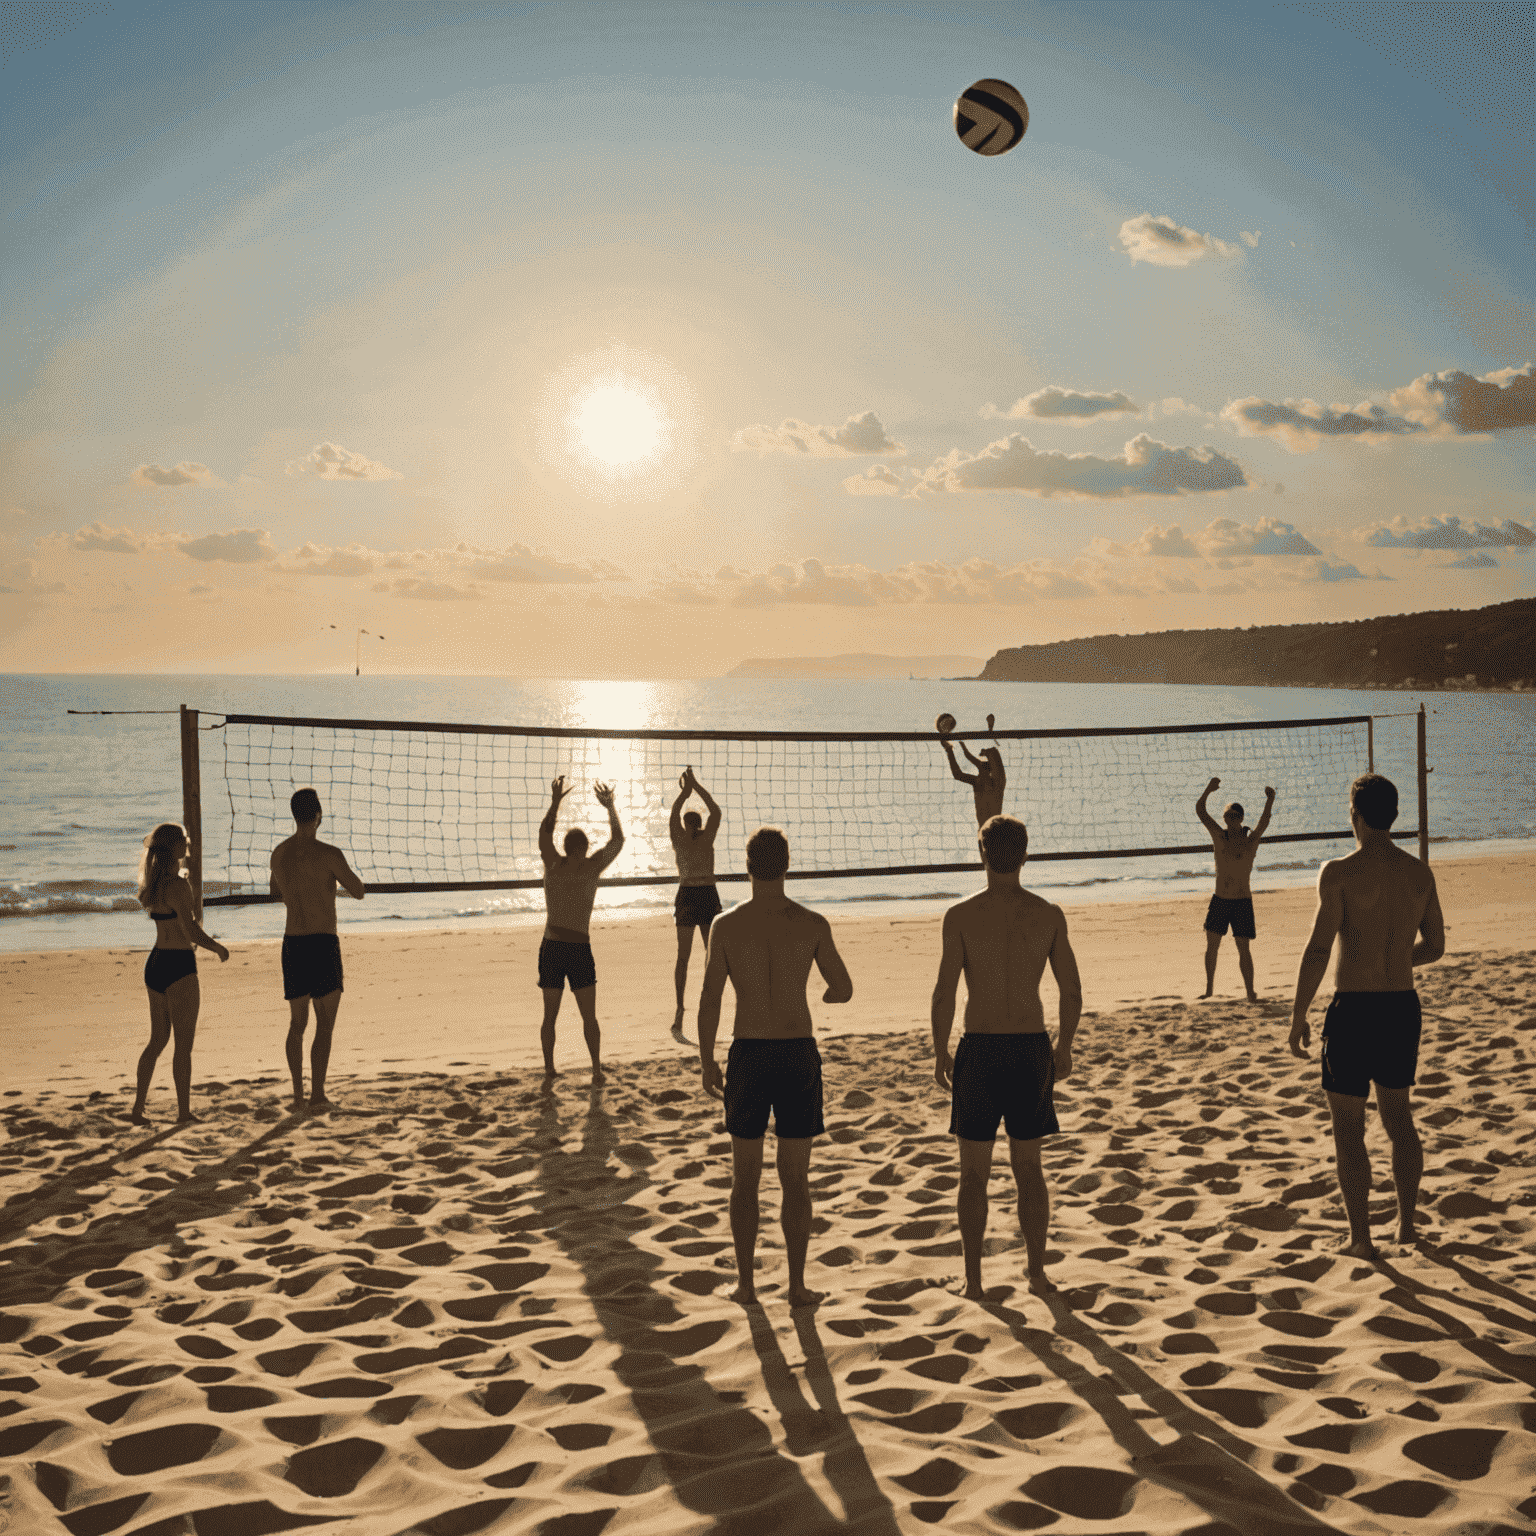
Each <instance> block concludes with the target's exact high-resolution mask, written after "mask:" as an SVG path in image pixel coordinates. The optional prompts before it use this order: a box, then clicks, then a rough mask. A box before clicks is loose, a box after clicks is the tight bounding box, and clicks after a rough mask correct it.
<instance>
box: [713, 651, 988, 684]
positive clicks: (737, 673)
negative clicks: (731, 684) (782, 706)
mask: <svg viewBox="0 0 1536 1536" xmlns="http://www.w3.org/2000/svg"><path fill="white" fill-rule="evenodd" d="M981 665H982V662H981V657H980V656H877V655H873V654H871V653H870V652H868V651H854V652H849V653H848V654H846V655H842V656H756V657H753V658H752V659H751V660H749V661H744V662H742V663H741V664H740V665H739V666H735V667H732V668H731V670H730V671H729V672H727V673H726V674H725V675H726V676H727V677H853V678H879V677H974V676H975V675H976V674H977V673H978V672H979V671H981Z"/></svg>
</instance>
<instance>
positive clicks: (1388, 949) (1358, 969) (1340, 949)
mask: <svg viewBox="0 0 1536 1536" xmlns="http://www.w3.org/2000/svg"><path fill="white" fill-rule="evenodd" d="M1318 895H1319V901H1320V905H1321V906H1322V907H1323V908H1327V909H1331V910H1332V911H1334V912H1336V914H1337V916H1338V944H1337V947H1336V950H1335V959H1334V970H1333V984H1334V987H1335V988H1336V989H1337V990H1338V991H1340V992H1407V991H1409V990H1411V989H1412V987H1413V953H1414V945H1415V943H1416V942H1417V940H1418V936H1419V934H1420V932H1421V931H1422V932H1423V934H1424V937H1425V938H1426V939H1427V940H1429V941H1430V942H1431V944H1432V945H1433V946H1436V947H1438V948H1443V946H1444V932H1445V922H1444V918H1443V917H1442V915H1441V912H1440V898H1439V895H1438V894H1437V892H1436V890H1435V877H1434V875H1433V874H1432V873H1431V872H1430V869H1429V866H1428V865H1426V864H1422V863H1420V862H1419V860H1418V859H1416V858H1414V857H1413V855H1412V854H1408V853H1404V852H1403V850H1402V849H1401V848H1396V847H1393V846H1392V845H1391V844H1385V845H1371V846H1367V847H1362V848H1357V849H1356V850H1355V852H1354V853H1351V854H1349V855H1347V856H1346V857H1344V858H1342V859H1334V860H1332V861H1330V862H1329V863H1327V864H1325V865H1324V866H1323V869H1322V872H1321V874H1320V875H1319V877H1318Z"/></svg>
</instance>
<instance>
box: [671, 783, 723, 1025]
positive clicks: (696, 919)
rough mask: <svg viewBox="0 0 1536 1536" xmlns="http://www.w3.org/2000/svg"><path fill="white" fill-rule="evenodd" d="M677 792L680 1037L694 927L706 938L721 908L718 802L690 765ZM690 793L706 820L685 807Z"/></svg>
mask: <svg viewBox="0 0 1536 1536" xmlns="http://www.w3.org/2000/svg"><path fill="white" fill-rule="evenodd" d="M677 782H678V785H679V786H680V793H679V794H678V797H677V799H676V800H674V801H673V802H672V820H671V833H672V852H673V853H674V854H675V855H676V857H677V897H676V900H675V901H674V902H673V904H672V912H673V918H674V920H675V921H676V923H677V966H676V969H675V970H674V971H673V975H672V979H673V981H674V982H675V983H676V986H677V1016H676V1017H675V1018H674V1019H673V1020H672V1033H673V1034H674V1035H676V1036H678V1038H679V1039H681V1038H682V1033H683V989H684V988H685V987H686V986H687V985H688V957H689V955H690V954H692V952H693V930H694V929H695V928H697V929H698V930H699V934H700V936H701V937H702V938H703V940H704V943H705V944H706V945H708V943H709V925H710V924H711V923H712V922H714V920H715V918H716V917H717V916H718V915H719V913H720V892H719V890H718V889H716V886H715V834H716V833H717V832H718V831H719V830H720V807H719V806H718V805H716V804H715V802H714V801H713V800H712V799H711V798H710V793H709V791H708V790H707V789H705V788H704V786H703V785H702V784H700V783H699V781H698V780H697V779H696V778H694V776H693V769H692V767H691V766H690V767H688V768H685V769H684V770H683V772H682V774H681V775H680V776H679V778H678V781H677ZM690 795H697V796H698V797H699V799H701V800H702V801H703V802H704V809H705V810H707V811H708V812H709V820H708V821H707V822H706V821H705V820H704V819H703V818H702V817H701V816H700V815H699V813H698V812H697V811H684V810H683V806H684V805H686V804H687V802H688V797H689V796H690Z"/></svg>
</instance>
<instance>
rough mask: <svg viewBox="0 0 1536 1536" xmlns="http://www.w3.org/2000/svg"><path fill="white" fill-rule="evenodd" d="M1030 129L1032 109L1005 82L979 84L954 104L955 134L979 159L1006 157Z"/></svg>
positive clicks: (983, 81) (969, 88)
mask: <svg viewBox="0 0 1536 1536" xmlns="http://www.w3.org/2000/svg"><path fill="white" fill-rule="evenodd" d="M1028 127H1029V108H1028V107H1027V106H1026V105H1025V104H1024V98H1023V97H1022V96H1020V95H1019V93H1018V92H1017V91H1016V90H1014V88H1013V87H1012V86H1011V85H1009V84H1008V82H1007V81H1006V80H978V81H977V82H976V83H975V85H969V86H967V87H966V88H965V89H964V90H963V91H961V93H960V95H959V97H958V99H957V100H956V102H955V132H956V133H957V134H959V135H960V142H961V143H962V144H964V145H965V147H966V148H967V149H969V150H974V151H975V152H976V153H977V154H978V155H1002V154H1006V153H1007V152H1008V151H1009V150H1010V149H1012V148H1013V146H1014V145H1015V144H1017V143H1018V142H1019V140H1020V139H1022V138H1023V137H1024V130H1025V129H1026V128H1028Z"/></svg>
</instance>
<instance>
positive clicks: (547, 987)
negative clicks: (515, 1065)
mask: <svg viewBox="0 0 1536 1536" xmlns="http://www.w3.org/2000/svg"><path fill="white" fill-rule="evenodd" d="M549 789H550V795H549V810H548V811H546V812H545V813H544V820H543V821H541V822H540V823H539V854H540V856H541V857H542V858H543V860H544V911H545V922H544V939H543V942H542V943H541V944H540V945H539V987H540V989H541V990H542V991H543V993H544V1027H543V1028H542V1029H541V1030H540V1031H539V1044H540V1045H541V1046H542V1047H543V1048H544V1075H545V1077H554V1076H555V1016H556V1015H557V1014H558V1013H559V1012H560V1000H561V998H563V997H564V996H565V983H566V981H567V980H569V981H570V984H571V994H572V996H573V997H575V999H576V1006H577V1008H578V1009H580V1011H581V1031H582V1034H583V1035H584V1036H585V1037H586V1042H587V1051H588V1054H589V1055H590V1056H591V1057H592V1081H593V1082H595V1083H599V1082H601V1081H602V1080H603V1063H602V1060H601V1054H602V1043H603V1036H602V1031H601V1030H600V1029H599V1028H598V1026H597V967H596V966H595V965H594V964H593V963H592V936H591V933H590V931H589V930H590V928H591V924H592V903H593V902H594V901H595V900H596V898H597V881H598V877H599V876H600V875H601V874H602V872H603V871H604V870H605V869H607V868H608V866H609V865H610V864H612V863H613V861H614V860H615V859H616V858H618V856H619V850H620V849H621V848H622V847H623V846H624V829H623V827H621V826H620V825H619V813H618V811H617V810H615V809H614V804H613V786H612V785H611V784H604V783H603V782H602V781H601V780H595V781H594V782H593V785H592V792H593V794H595V795H596V796H597V803H598V804H599V805H600V806H602V807H603V809H604V810H606V811H607V812H608V831H609V837H608V841H607V842H606V843H605V844H604V845H603V846H602V847H601V848H599V849H598V851H597V852H596V853H594V854H588V852H587V847H588V843H587V834H586V833H585V832H583V831H582V830H581V828H580V827H572V828H571V829H570V831H568V832H567V833H566V834H565V854H564V856H562V855H560V854H558V853H556V852H555V817H556V815H558V813H559V810H560V802H561V801H562V800H563V799H564V798H565V797H566V795H567V794H569V793H570V791H569V790H567V789H566V787H565V775H564V774H561V775H560V777H559V778H558V779H556V780H554V781H553V782H552V783H551V784H550V786H549Z"/></svg>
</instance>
